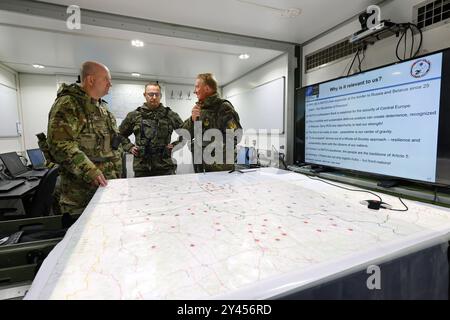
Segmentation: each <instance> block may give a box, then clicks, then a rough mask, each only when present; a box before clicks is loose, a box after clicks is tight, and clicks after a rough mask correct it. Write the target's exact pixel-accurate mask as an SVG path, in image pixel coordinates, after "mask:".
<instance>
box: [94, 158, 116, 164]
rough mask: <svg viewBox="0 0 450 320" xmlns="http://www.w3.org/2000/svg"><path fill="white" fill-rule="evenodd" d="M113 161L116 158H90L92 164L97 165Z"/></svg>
mask: <svg viewBox="0 0 450 320" xmlns="http://www.w3.org/2000/svg"><path fill="white" fill-rule="evenodd" d="M112 159H114V158H112V157H111V158H101V157H91V158H89V160H91V161H92V162H97V163H100V162H110V161H112Z"/></svg>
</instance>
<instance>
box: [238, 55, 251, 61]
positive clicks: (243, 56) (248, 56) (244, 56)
mask: <svg viewBox="0 0 450 320" xmlns="http://www.w3.org/2000/svg"><path fill="white" fill-rule="evenodd" d="M248 58H250V55H248V54H247V53H243V54H241V55H239V59H241V60H247V59H248Z"/></svg>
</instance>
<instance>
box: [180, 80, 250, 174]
mask: <svg viewBox="0 0 450 320" xmlns="http://www.w3.org/2000/svg"><path fill="white" fill-rule="evenodd" d="M195 94H196V95H197V98H198V102H197V104H196V105H195V106H194V107H193V108H192V115H191V117H190V118H188V119H187V120H186V121H185V122H184V124H183V129H186V130H188V131H189V133H190V136H191V139H192V140H191V145H190V149H191V152H192V153H194V149H195V144H196V143H197V142H195V141H194V140H195V139H193V138H194V137H195V133H194V125H195V122H196V121H200V122H201V127H202V136H203V134H204V133H205V131H207V130H209V129H218V130H219V131H220V132H221V133H222V135H223V142H224V143H223V161H220V163H218V162H214V163H212V164H207V163H205V161H204V160H203V161H201V162H200V163H195V162H196V161H195V157H194V156H193V159H194V171H195V172H196V173H199V172H211V171H225V170H227V171H228V170H233V169H234V161H235V160H236V145H237V143H238V142H239V139H240V138H239V137H235V138H234V139H233V143H234V147H233V150H234V154H233V156H232V157H231V158H232V159H233V162H232V163H227V161H226V159H227V153H226V145H225V142H226V138H225V137H226V131H227V129H229V130H237V129H242V126H241V124H240V122H239V115H238V114H237V112H236V111H235V110H234V107H233V105H232V104H231V102H229V101H227V100H223V99H221V98H220V96H219V93H217V81H216V80H215V79H214V76H213V75H212V74H211V73H203V74H199V75H198V76H197V79H196V81H195ZM207 145H208V142H207V141H202V142H201V148H202V151H203V150H205V148H206V147H207Z"/></svg>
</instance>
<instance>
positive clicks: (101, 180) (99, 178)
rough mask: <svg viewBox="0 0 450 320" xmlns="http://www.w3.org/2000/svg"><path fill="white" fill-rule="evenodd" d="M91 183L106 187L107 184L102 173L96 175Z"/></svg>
mask: <svg viewBox="0 0 450 320" xmlns="http://www.w3.org/2000/svg"><path fill="white" fill-rule="evenodd" d="M92 184H93V185H94V186H96V187H98V186H101V187H106V186H107V185H108V181H107V180H106V179H105V176H104V175H103V173H102V174H100V175H98V176H97V177H96V178H95V179H94V181H92Z"/></svg>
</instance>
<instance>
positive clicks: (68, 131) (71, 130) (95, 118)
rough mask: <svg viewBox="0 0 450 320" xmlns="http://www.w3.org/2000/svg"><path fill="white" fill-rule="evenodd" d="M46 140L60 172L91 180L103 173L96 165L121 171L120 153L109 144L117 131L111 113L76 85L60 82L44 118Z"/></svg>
mask: <svg viewBox="0 0 450 320" xmlns="http://www.w3.org/2000/svg"><path fill="white" fill-rule="evenodd" d="M47 131H48V132H47V135H48V137H47V143H48V148H49V152H50V154H51V156H52V158H53V160H54V161H55V162H57V163H58V164H60V165H61V167H62V169H61V171H62V172H61V175H62V176H66V177H67V176H69V177H70V178H71V179H76V180H80V179H82V181H84V182H87V183H91V182H92V181H93V180H94V179H95V177H97V176H98V175H99V174H101V173H103V174H104V175H105V177H106V178H107V179H108V178H111V177H109V176H108V172H102V171H101V170H100V169H99V168H98V166H97V165H96V164H98V165H99V166H102V167H104V166H105V164H108V163H109V164H110V165H108V167H112V168H114V170H115V171H116V172H120V171H121V152H120V149H119V150H113V148H112V147H111V142H112V138H113V136H114V135H117V134H118V129H117V124H116V120H115V118H114V116H113V115H112V114H111V113H110V112H109V111H108V110H107V109H106V102H104V101H103V100H100V101H95V100H94V99H92V98H91V97H90V96H88V95H87V94H86V92H84V91H83V90H82V88H81V87H80V86H79V85H77V84H71V85H66V84H62V85H61V87H60V89H59V90H58V94H57V98H56V100H55V103H54V104H53V106H52V108H51V110H50V113H49V120H48V130H47Z"/></svg>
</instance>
